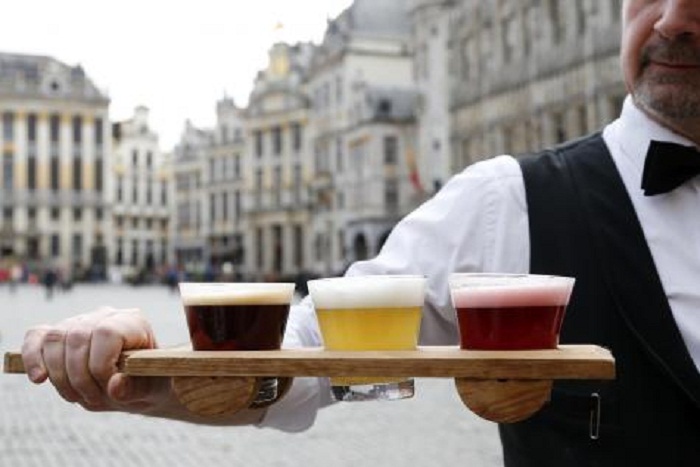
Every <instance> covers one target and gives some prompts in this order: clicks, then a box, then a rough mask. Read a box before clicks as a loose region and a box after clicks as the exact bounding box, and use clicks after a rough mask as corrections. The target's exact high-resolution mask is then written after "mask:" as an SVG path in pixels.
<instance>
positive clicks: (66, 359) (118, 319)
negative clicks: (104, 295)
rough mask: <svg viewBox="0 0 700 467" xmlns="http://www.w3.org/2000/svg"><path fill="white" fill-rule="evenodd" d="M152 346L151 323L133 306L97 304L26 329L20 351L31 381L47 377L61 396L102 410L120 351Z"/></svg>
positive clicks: (108, 399) (108, 398)
mask: <svg viewBox="0 0 700 467" xmlns="http://www.w3.org/2000/svg"><path fill="white" fill-rule="evenodd" d="M154 346H155V339H154V337H153V332H152V330H151V327H150V325H149V324H148V322H147V321H146V320H145V319H144V318H143V316H142V315H141V314H140V313H139V312H138V311H137V310H114V309H102V310H99V311H97V312H94V313H90V314H86V315H80V316H77V317H74V318H70V319H68V320H65V321H63V322H61V323H58V324H57V325H54V326H39V327H37V328H34V329H32V330H30V331H29V332H28V333H27V335H26V336H25V341H24V345H23V346H22V355H23V359H24V365H25V368H26V370H27V373H28V375H29V378H30V379H31V381H33V382H35V383H41V382H43V381H45V380H46V379H47V378H48V379H49V380H50V381H51V383H52V384H53V385H54V387H55V388H56V390H57V391H58V393H59V394H60V395H61V397H63V398H64V399H65V400H67V401H69V402H77V403H79V404H81V405H82V406H83V407H85V408H86V409H88V410H107V409H110V408H114V405H115V402H116V401H115V399H114V397H112V396H113V394H110V392H109V391H108V386H109V381H110V378H112V377H113V376H114V375H115V374H116V372H117V362H118V360H119V357H120V355H121V353H122V351H123V350H126V349H135V348H152V347H154ZM124 394H126V393H124Z"/></svg>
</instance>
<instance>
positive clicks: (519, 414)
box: [455, 378, 552, 423]
mask: <svg viewBox="0 0 700 467" xmlns="http://www.w3.org/2000/svg"><path fill="white" fill-rule="evenodd" d="M455 384H456V386H457V392H459V396H460V398H461V399H462V402H464V404H465V405H466V406H467V407H469V409H470V410H471V411H472V412H474V413H475V414H477V415H478V416H480V417H481V418H485V419H486V420H490V421H492V422H497V423H513V422H519V421H521V420H525V419H526V418H529V417H530V416H532V415H534V414H535V412H537V411H538V410H539V409H541V408H542V406H543V405H544V404H545V403H546V402H547V401H548V400H549V396H550V393H551V392H552V381H551V380H527V381H525V380H475V379H468V378H455Z"/></svg>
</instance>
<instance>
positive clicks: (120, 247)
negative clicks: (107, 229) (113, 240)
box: [114, 238, 124, 266]
mask: <svg viewBox="0 0 700 467" xmlns="http://www.w3.org/2000/svg"><path fill="white" fill-rule="evenodd" d="M114 262H115V263H117V266H122V265H124V240H123V239H121V238H120V239H118V240H117V254H116V258H115V259H114Z"/></svg>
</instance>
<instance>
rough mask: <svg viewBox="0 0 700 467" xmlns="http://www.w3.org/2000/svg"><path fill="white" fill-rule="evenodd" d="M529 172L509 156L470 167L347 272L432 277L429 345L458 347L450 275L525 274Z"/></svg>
mask: <svg viewBox="0 0 700 467" xmlns="http://www.w3.org/2000/svg"><path fill="white" fill-rule="evenodd" d="M529 242H530V239H529V228H528V217H527V203H526V200H525V186H524V183H523V179H522V171H521V170H520V165H519V164H518V162H517V161H516V160H515V159H514V158H513V157H510V156H499V157H496V158H493V159H489V160H486V161H483V162H479V163H476V164H474V165H471V166H469V167H468V168H467V169H465V170H464V171H462V172H461V173H460V174H458V175H456V176H454V177H452V179H450V181H449V182H448V183H447V184H446V185H445V186H444V187H443V189H442V190H440V191H439V192H438V193H437V194H436V195H435V196H434V197H433V198H431V199H430V200H428V201H427V202H425V203H424V204H423V205H422V206H420V207H419V208H418V209H416V210H415V211H413V212H412V213H411V214H409V215H408V216H406V217H405V218H404V219H403V220H402V221H401V222H399V223H398V224H397V225H396V227H395V228H394V230H393V231H392V233H391V235H389V237H388V238H387V241H386V243H385V244H384V246H383V248H382V250H381V252H380V253H379V255H378V256H377V257H375V258H373V259H371V260H368V261H362V262H358V263H355V264H353V265H352V266H351V267H350V269H349V270H348V272H347V274H348V275H367V274H421V275H424V276H426V278H427V281H428V283H427V289H426V303H425V308H424V310H423V320H422V322H421V343H422V344H423V345H449V344H456V343H457V342H458V334H457V326H456V324H455V312H454V308H453V307H452V301H451V298H450V293H449V286H448V276H449V275H450V274H451V273H453V272H510V273H525V272H527V271H528V269H529V263H530V248H529Z"/></svg>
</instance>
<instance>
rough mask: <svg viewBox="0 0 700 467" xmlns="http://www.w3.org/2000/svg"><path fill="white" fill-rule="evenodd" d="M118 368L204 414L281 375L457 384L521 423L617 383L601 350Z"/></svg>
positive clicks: (253, 359) (154, 360)
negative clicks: (576, 395)
mask: <svg viewBox="0 0 700 467" xmlns="http://www.w3.org/2000/svg"><path fill="white" fill-rule="evenodd" d="M118 367H119V370H120V371H122V372H124V373H126V374H128V375H132V376H144V377H149V376H150V377H153V376H160V377H163V376H167V377H173V385H174V388H175V392H176V394H177V395H178V397H179V398H180V401H181V402H183V403H184V404H185V405H186V406H187V407H188V408H189V409H190V410H191V411H193V412H195V413H199V414H201V415H222V414H229V413H232V412H235V411H238V410H240V409H241V408H245V407H247V406H248V405H247V404H249V403H250V400H251V398H252V397H254V396H255V394H256V384H257V382H258V381H259V377H263V376H277V377H280V378H281V381H282V382H283V384H282V386H283V387H284V388H288V386H289V385H290V384H291V379H292V378H293V377H297V376H299V377H301V376H318V377H333V376H363V377H373V376H377V377H385V378H391V377H437V378H454V379H455V383H456V388H457V391H458V393H459V395H460V397H461V398H462V401H463V402H464V403H465V405H467V407H469V408H470V409H471V410H472V411H474V412H475V413H476V414H477V415H479V416H481V417H483V418H485V419H487V420H491V421H495V422H515V421H519V420H523V419H525V418H528V417H529V416H531V415H533V414H534V413H535V412H537V411H538V410H539V409H540V408H541V407H542V406H543V405H544V404H545V403H546V402H547V401H548V400H549V396H550V392H551V388H552V381H553V380H560V379H573V380H611V379H614V378H615V360H614V358H613V356H612V355H611V353H610V352H609V351H608V350H606V349H604V348H601V347H597V346H593V345H562V346H560V347H559V348H557V349H551V350H512V351H485V350H461V349H459V348H457V347H432V346H430V347H419V348H418V349H417V350H406V351H356V352H350V351H347V352H341V351H327V350H323V349H320V348H307V349H295V350H291V349H290V350H287V349H284V350H274V351H255V352H250V351H248V352H244V351H192V350H190V349H189V348H187V347H180V348H173V349H156V350H134V351H128V352H124V353H123V354H122V358H121V359H120V361H119V364H118ZM3 371H4V372H5V373H24V366H23V364H22V359H21V355H19V354H18V353H12V352H8V353H6V354H5V364H4V368H3ZM256 377H258V378H256ZM215 393H216V394H215ZM223 394H225V395H227V396H226V397H229V398H231V397H232V395H233V394H240V398H239V399H240V400H237V401H235V402H232V401H228V402H227V403H226V404H223V405H221V404H215V406H212V404H211V400H219V399H220V398H221V397H220V396H221V395H223ZM216 395H218V396H216ZM206 401H209V402H207V403H205V402H206ZM217 405H221V406H217ZM203 406H204V408H203ZM224 406H225V407H224Z"/></svg>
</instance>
